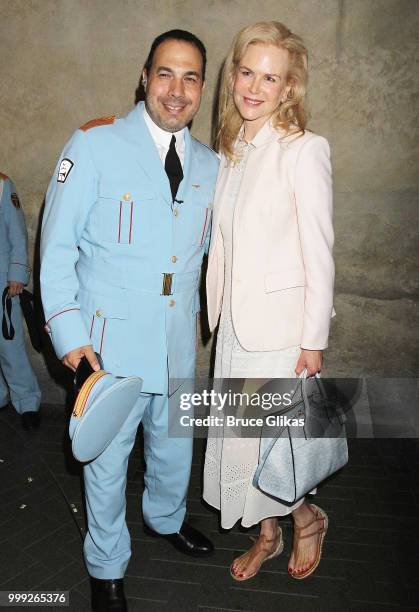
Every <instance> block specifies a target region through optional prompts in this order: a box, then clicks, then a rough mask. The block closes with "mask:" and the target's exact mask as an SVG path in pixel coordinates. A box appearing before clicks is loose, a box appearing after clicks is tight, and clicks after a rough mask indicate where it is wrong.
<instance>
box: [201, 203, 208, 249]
mask: <svg viewBox="0 0 419 612" xmlns="http://www.w3.org/2000/svg"><path fill="white" fill-rule="evenodd" d="M207 219H208V208H207V209H206V210H205V223H204V229H203V230H202V236H201V246H202V243H203V242H204V236H205V230H206V228H207Z"/></svg>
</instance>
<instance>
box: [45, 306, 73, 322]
mask: <svg viewBox="0 0 419 612" xmlns="http://www.w3.org/2000/svg"><path fill="white" fill-rule="evenodd" d="M71 310H80V308H67V309H66V310H62V311H61V312H57V314H55V315H52V317H50V318H49V319H48V321H47V322H46V323H45V325H48V323H49V322H50V321H52V319H55V317H58V315H61V314H63V313H64V312H70V311H71Z"/></svg>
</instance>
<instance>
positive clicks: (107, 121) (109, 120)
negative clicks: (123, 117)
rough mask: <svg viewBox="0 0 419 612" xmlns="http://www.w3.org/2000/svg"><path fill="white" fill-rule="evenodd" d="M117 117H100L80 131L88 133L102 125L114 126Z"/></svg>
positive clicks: (92, 120)
mask: <svg viewBox="0 0 419 612" xmlns="http://www.w3.org/2000/svg"><path fill="white" fill-rule="evenodd" d="M115 118H116V115H110V116H109V117H98V118H97V119H91V120H90V121H88V122H87V123H85V124H84V125H82V126H81V127H80V130H83V132H87V130H90V129H91V128H94V127H98V126H100V125H112V124H113V123H114V121H115Z"/></svg>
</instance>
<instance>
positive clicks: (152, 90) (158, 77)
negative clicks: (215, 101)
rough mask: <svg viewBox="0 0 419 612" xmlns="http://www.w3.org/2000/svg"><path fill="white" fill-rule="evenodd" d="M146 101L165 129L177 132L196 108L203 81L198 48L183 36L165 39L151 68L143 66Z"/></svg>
mask: <svg viewBox="0 0 419 612" xmlns="http://www.w3.org/2000/svg"><path fill="white" fill-rule="evenodd" d="M143 79H145V80H146V87H145V91H146V99H145V104H146V108H147V111H148V113H149V115H150V117H151V118H152V119H153V121H154V123H156V124H157V125H158V126H159V127H161V128H162V129H163V130H166V132H178V131H179V130H181V129H182V128H184V127H185V126H186V125H188V123H190V121H192V119H193V118H194V117H195V115H196V113H197V112H198V109H199V105H200V103H201V96H202V90H203V88H204V82H203V80H202V57H201V53H200V52H199V50H198V49H197V48H196V47H195V45H192V44H191V43H189V42H185V41H183V40H165V41H164V42H162V43H161V44H160V45H159V46H158V47H157V49H156V51H155V53H154V57H153V63H152V65H151V68H150V71H149V73H148V74H147V72H146V71H145V70H144V72H143Z"/></svg>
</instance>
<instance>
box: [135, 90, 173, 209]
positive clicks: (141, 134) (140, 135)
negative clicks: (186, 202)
mask: <svg viewBox="0 0 419 612" xmlns="http://www.w3.org/2000/svg"><path fill="white" fill-rule="evenodd" d="M143 107H144V103H143V102H140V103H139V104H137V106H136V107H135V108H134V109H133V110H132V111H131V112H130V113H129V114H128V115H127V117H126V118H125V130H126V131H127V137H128V138H129V139H130V140H131V141H132V142H133V144H135V148H136V151H137V155H136V161H137V162H138V164H139V165H140V166H141V168H142V169H143V170H144V172H145V173H146V174H147V176H148V177H149V179H150V181H151V182H152V184H153V186H154V188H155V189H156V190H158V191H159V192H160V194H161V195H162V196H163V199H164V200H165V202H166V203H167V204H168V205H169V206H171V205H172V194H171V191H170V183H169V179H168V178H167V174H166V172H165V169H164V167H163V164H162V162H161V160H160V157H159V153H158V151H157V147H156V145H155V144H154V140H153V138H152V136H151V134H150V132H149V130H148V128H147V125H146V124H145V121H144V118H143Z"/></svg>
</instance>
